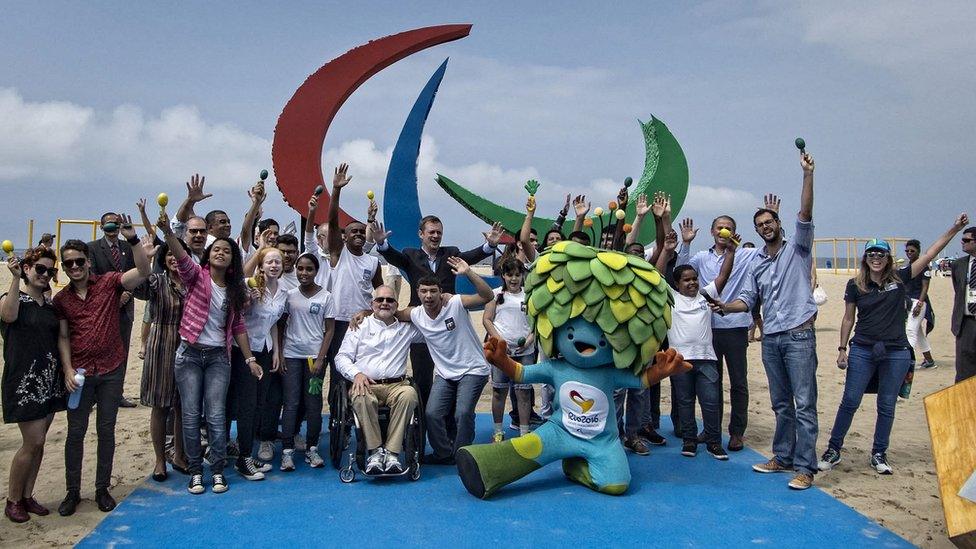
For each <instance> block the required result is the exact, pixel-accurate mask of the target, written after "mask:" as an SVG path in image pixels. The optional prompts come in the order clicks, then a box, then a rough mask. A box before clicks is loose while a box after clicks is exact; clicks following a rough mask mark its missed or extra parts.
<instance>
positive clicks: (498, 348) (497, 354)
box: [485, 337, 522, 382]
mask: <svg viewBox="0 0 976 549" xmlns="http://www.w3.org/2000/svg"><path fill="white" fill-rule="evenodd" d="M485 358H486V359H488V362H490V363H491V364H492V365H494V366H495V367H497V368H498V369H499V370H501V371H503V372H505V375H507V376H508V377H510V378H512V380H513V381H515V382H520V381H522V365H521V364H520V363H518V362H515V361H514V360H512V357H510V356H508V343H507V342H506V341H505V340H504V339H499V338H497V337H489V338H488V341H485Z"/></svg>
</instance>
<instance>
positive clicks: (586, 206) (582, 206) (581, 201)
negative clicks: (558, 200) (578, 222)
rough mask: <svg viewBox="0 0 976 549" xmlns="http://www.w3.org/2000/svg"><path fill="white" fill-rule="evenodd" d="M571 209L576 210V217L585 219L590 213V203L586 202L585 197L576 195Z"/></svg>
mask: <svg viewBox="0 0 976 549" xmlns="http://www.w3.org/2000/svg"><path fill="white" fill-rule="evenodd" d="M573 209H575V210H576V217H586V214H588V213H590V203H589V202H587V201H586V195H585V194H580V195H576V198H574V199H573Z"/></svg>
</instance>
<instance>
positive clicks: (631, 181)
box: [624, 177, 634, 188]
mask: <svg viewBox="0 0 976 549" xmlns="http://www.w3.org/2000/svg"><path fill="white" fill-rule="evenodd" d="M633 184H634V178H633V177H627V178H625V179H624V187H628V188H629V187H630V186H631V185H633Z"/></svg>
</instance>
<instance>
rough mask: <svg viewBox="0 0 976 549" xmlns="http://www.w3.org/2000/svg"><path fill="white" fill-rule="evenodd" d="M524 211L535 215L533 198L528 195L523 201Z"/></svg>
mask: <svg viewBox="0 0 976 549" xmlns="http://www.w3.org/2000/svg"><path fill="white" fill-rule="evenodd" d="M525 211H526V212H528V213H535V196H533V195H531V194H530V195H529V197H528V198H526V199H525Z"/></svg>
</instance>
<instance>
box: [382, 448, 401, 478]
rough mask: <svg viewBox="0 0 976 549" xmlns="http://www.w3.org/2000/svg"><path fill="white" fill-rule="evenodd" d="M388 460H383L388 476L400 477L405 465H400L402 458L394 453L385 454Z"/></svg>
mask: <svg viewBox="0 0 976 549" xmlns="http://www.w3.org/2000/svg"><path fill="white" fill-rule="evenodd" d="M384 454H385V455H386V458H385V459H384V460H383V470H384V471H386V474H388V475H399V474H400V473H402V472H403V464H402V463H400V457H399V456H397V455H396V454H394V453H393V452H384Z"/></svg>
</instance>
